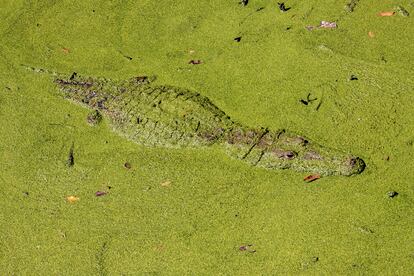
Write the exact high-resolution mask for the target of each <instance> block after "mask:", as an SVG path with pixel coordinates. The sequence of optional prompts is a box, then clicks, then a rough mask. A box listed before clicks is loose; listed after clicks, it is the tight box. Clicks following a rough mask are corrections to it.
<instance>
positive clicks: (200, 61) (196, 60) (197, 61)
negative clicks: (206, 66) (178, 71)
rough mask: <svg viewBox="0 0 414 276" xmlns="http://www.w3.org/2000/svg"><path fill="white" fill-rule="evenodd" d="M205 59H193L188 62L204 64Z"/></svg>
mask: <svg viewBox="0 0 414 276" xmlns="http://www.w3.org/2000/svg"><path fill="white" fill-rule="evenodd" d="M202 63H203V61H202V60H199V59H192V60H190V61H189V62H188V64H193V65H198V64H202Z"/></svg>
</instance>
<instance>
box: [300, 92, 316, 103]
mask: <svg viewBox="0 0 414 276" xmlns="http://www.w3.org/2000/svg"><path fill="white" fill-rule="evenodd" d="M317 99H318V98H312V99H311V93H308V95H307V96H306V99H300V100H299V102H301V103H302V104H304V105H308V104H310V103H312V102H314V101H316V100H317Z"/></svg>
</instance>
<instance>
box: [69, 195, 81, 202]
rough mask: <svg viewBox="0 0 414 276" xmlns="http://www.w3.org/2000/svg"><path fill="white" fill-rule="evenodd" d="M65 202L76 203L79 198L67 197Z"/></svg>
mask: <svg viewBox="0 0 414 276" xmlns="http://www.w3.org/2000/svg"><path fill="white" fill-rule="evenodd" d="M66 201H67V202H69V203H71V204H73V203H76V202H77V201H79V197H77V196H73V195H71V196H67V197H66Z"/></svg>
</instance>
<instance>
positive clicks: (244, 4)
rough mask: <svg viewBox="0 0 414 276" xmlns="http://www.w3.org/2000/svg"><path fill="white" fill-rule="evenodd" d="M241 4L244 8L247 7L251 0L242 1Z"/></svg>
mask: <svg viewBox="0 0 414 276" xmlns="http://www.w3.org/2000/svg"><path fill="white" fill-rule="evenodd" d="M239 4H240V5H242V6H247V4H249V0H241V1H240V2H239Z"/></svg>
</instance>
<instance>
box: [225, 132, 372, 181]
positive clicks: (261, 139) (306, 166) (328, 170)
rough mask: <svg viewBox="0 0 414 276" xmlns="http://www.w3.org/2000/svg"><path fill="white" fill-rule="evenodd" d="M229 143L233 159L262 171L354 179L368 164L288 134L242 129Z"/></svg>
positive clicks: (234, 133) (234, 134)
mask: <svg viewBox="0 0 414 276" xmlns="http://www.w3.org/2000/svg"><path fill="white" fill-rule="evenodd" d="M225 141H226V144H227V148H228V152H229V154H230V155H231V156H234V157H236V158H238V159H241V160H243V161H246V162H248V163H250V164H252V165H255V166H258V167H264V168H269V169H293V170H296V171H301V172H309V173H318V174H320V175H325V176H326V175H345V176H350V175H354V174H359V173H361V172H362V171H363V170H364V169H365V162H364V161H363V160H362V159H361V158H359V157H356V156H353V155H351V154H346V153H343V152H341V151H338V150H335V149H330V148H326V147H323V146H321V145H319V144H317V143H313V142H311V141H309V140H308V139H306V138H304V137H302V136H299V135H296V134H294V133H289V132H286V131H284V130H282V131H276V132H269V131H267V130H266V129H248V130H243V129H242V128H238V129H235V130H233V131H232V132H231V133H229V134H228V135H227V137H226V139H225Z"/></svg>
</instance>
